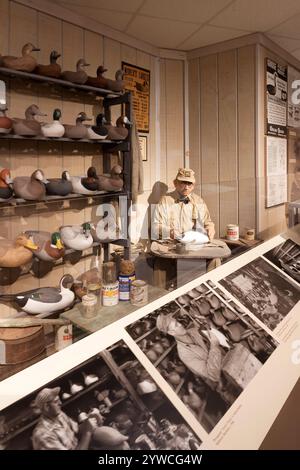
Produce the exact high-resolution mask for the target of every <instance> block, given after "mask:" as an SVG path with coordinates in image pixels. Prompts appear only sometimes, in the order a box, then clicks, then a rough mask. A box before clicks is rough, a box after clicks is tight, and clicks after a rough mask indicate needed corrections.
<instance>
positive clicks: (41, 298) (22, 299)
mask: <svg viewBox="0 0 300 470" xmlns="http://www.w3.org/2000/svg"><path fill="white" fill-rule="evenodd" d="M72 284H73V277H72V276H71V275H70V274H66V275H64V276H63V277H62V278H61V280H60V285H59V287H40V288H39V289H33V290H30V291H26V292H20V293H19V294H3V295H0V301H3V302H13V303H15V304H16V305H17V306H18V307H19V308H21V310H23V311H24V312H26V313H31V314H33V315H37V314H50V313H54V312H58V311H60V310H63V309H65V308H67V307H69V306H70V305H71V304H72V303H73V302H74V299H75V294H74V292H73V291H72V290H71V289H70V288H69V287H68V286H71V285H72Z"/></svg>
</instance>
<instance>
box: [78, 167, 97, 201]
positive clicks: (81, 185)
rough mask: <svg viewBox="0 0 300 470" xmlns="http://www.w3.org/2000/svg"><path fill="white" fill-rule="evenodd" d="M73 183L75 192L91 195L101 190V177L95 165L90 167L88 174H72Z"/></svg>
mask: <svg viewBox="0 0 300 470" xmlns="http://www.w3.org/2000/svg"><path fill="white" fill-rule="evenodd" d="M71 183H72V188H73V193H75V194H87V195H89V194H95V192H96V191H98V190H99V177H98V176H97V172H96V169H95V168H94V167H93V166H91V167H90V168H89V169H88V171H87V176H71Z"/></svg>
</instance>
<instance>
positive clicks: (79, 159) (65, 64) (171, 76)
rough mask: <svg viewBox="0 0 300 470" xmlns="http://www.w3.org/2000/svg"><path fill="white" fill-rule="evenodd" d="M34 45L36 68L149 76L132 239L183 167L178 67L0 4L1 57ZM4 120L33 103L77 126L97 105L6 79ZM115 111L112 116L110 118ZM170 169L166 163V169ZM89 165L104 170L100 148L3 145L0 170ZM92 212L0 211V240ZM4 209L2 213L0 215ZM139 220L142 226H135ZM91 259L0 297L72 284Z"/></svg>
mask: <svg viewBox="0 0 300 470" xmlns="http://www.w3.org/2000/svg"><path fill="white" fill-rule="evenodd" d="M27 42H32V43H33V44H34V45H36V46H38V47H40V48H41V51H40V52H39V53H35V54H38V55H37V58H38V61H39V62H40V63H49V54H50V51H51V50H52V49H56V50H58V51H59V52H61V53H62V58H61V59H59V62H60V63H61V65H62V68H63V69H69V70H70V69H74V67H75V64H76V61H77V60H78V58H80V57H84V58H85V59H86V60H87V62H88V63H90V64H91V67H90V68H89V73H90V74H91V75H95V72H96V68H97V66H98V65H99V64H101V63H103V64H104V65H105V67H106V68H108V69H109V71H108V72H107V74H106V75H107V76H108V77H109V78H114V73H115V71H116V70H117V69H118V68H120V66H121V61H122V60H124V61H127V62H130V63H132V64H136V65H139V66H141V67H144V68H147V69H149V70H150V72H151V103H150V133H149V135H148V160H147V161H146V162H144V164H143V165H144V189H145V192H144V194H143V195H142V196H141V197H140V199H139V203H140V204H141V206H140V208H139V210H138V212H134V213H133V217H132V223H133V225H134V224H135V222H136V221H138V222H139V226H138V227H134V229H133V232H134V233H135V239H138V238H139V230H140V229H141V226H142V225H143V223H146V220H144V218H145V219H146V209H147V204H148V202H149V200H151V194H152V188H153V186H154V184H155V182H157V181H162V182H163V183H167V184H169V183H170V181H171V180H172V178H173V175H174V172H175V171H176V168H177V167H178V166H180V165H182V163H183V128H184V126H183V121H184V116H183V65H182V62H181V61H177V60H161V62H160V59H158V58H157V57H155V56H153V55H150V54H148V53H144V52H143V51H141V50H139V49H136V48H133V47H129V46H128V45H124V44H122V43H120V42H118V41H116V40H112V39H110V38H107V37H104V36H102V35H101V34H100V33H99V34H98V33H95V32H92V31H89V30H87V29H84V28H82V27H80V26H76V25H74V24H70V23H68V22H66V21H63V20H61V19H59V18H55V17H53V16H50V15H48V14H46V13H43V12H40V11H37V10H35V9H33V8H30V7H27V6H24V5H21V4H18V3H15V2H13V1H9V0H0V48H1V50H0V53H1V54H2V55H5V54H11V55H17V56H18V55H20V51H21V48H22V46H23V45H24V44H25V43H27ZM7 92H8V93H7V94H8V108H9V112H8V115H9V116H11V117H15V116H16V117H17V116H22V115H23V113H24V110H25V108H26V107H27V106H29V105H31V104H33V103H36V104H38V106H39V107H40V109H41V111H43V112H45V113H47V115H48V117H47V118H45V120H48V121H51V119H52V112H53V109H54V108H56V107H59V108H61V109H62V121H63V122H64V123H72V122H74V117H75V116H76V115H77V113H78V112H80V111H83V110H84V111H86V113H87V114H88V115H90V116H93V117H95V116H96V115H97V113H98V112H99V109H100V103H98V104H95V101H94V100H93V99H91V98H89V97H88V96H86V95H84V94H83V95H82V96H77V97H76V98H75V97H74V95H72V94H71V93H70V92H68V91H66V90H64V91H62V92H58V91H57V90H54V89H53V90H52V89H50V92H49V89H48V88H47V89H44V88H43V87H42V86H39V85H37V84H31V85H30V86H29V85H28V86H27V85H25V86H24V83H20V82H18V81H15V80H11V81H10V82H9V83H8V90H7ZM119 112H120V110H118V109H115V110H114V111H113V114H112V118H113V119H114V118H117V117H118V115H119ZM167 161H168V162H171V163H167ZM91 164H93V165H94V166H95V167H96V168H97V170H98V172H101V171H102V156H101V149H99V148H97V146H94V145H93V146H92V145H86V144H78V143H74V144H73V143H68V144H66V143H64V144H62V143H35V142H17V143H11V144H10V143H8V142H7V143H6V142H4V141H1V142H0V168H3V167H9V168H10V169H11V173H12V176H13V177H15V176H19V175H30V174H31V173H32V172H33V171H34V170H35V169H36V168H42V169H43V170H44V172H45V175H46V177H50V178H51V177H57V176H60V174H61V172H62V171H63V170H64V169H68V170H69V171H70V173H71V174H72V175H80V174H83V173H84V172H85V171H86V170H87V168H88V167H89V166H90V165H91ZM96 209H97V208H96V207H95V206H89V207H85V206H84V205H83V204H78V203H77V204H74V203H72V204H69V203H66V204H65V205H64V207H58V206H57V205H56V204H49V205H48V207H46V208H42V207H41V208H39V210H38V211H37V210H36V209H34V208H31V207H25V208H22V209H18V210H12V211H9V212H7V213H3V211H2V212H1V225H0V236H2V237H7V238H10V239H13V238H14V237H16V236H17V235H18V234H19V233H20V232H21V231H23V230H30V229H40V230H48V231H51V232H53V231H55V230H57V228H59V227H60V226H61V225H64V224H70V223H82V222H84V221H89V220H95V217H96ZM0 210H1V209H0ZM136 215H137V216H136ZM141 220H142V223H141V222H140V221H141ZM90 262H91V260H90V258H86V259H83V260H79V261H77V262H74V263H73V264H71V263H69V264H65V265H63V266H57V267H54V268H53V269H52V270H51V271H49V272H48V273H47V274H45V275H41V277H40V278H38V277H36V276H32V275H31V274H26V275H23V276H21V277H18V276H16V279H14V282H12V283H11V284H10V285H6V286H4V287H3V286H0V292H6V293H9V292H13V293H15V292H20V291H24V290H26V289H32V288H35V287H38V286H46V285H57V284H58V282H59V279H60V277H61V276H62V275H63V274H64V273H65V272H71V273H72V274H73V275H74V276H75V277H76V276H77V275H78V274H80V273H81V272H83V271H84V270H85V269H89V267H90ZM13 312H14V310H13V309H12V308H11V307H6V306H4V305H3V304H0V316H7V314H9V313H13Z"/></svg>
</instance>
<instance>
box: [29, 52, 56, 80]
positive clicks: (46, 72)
mask: <svg viewBox="0 0 300 470" xmlns="http://www.w3.org/2000/svg"><path fill="white" fill-rule="evenodd" d="M60 56H61V54H59V53H58V52H57V51H51V54H50V64H48V65H41V64H38V65H37V66H36V68H35V69H34V73H36V74H37V75H43V76H45V77H53V78H59V77H60V75H61V66H60V65H59V64H57V63H56V61H57V59H58V58H59V57H60Z"/></svg>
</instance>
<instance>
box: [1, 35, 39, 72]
mask: <svg viewBox="0 0 300 470" xmlns="http://www.w3.org/2000/svg"><path fill="white" fill-rule="evenodd" d="M39 50H40V49H39V48H38V47H35V46H34V45H33V44H31V42H28V43H27V44H25V46H23V48H22V57H14V56H9V55H6V56H3V57H2V63H3V66H4V67H7V68H9V69H12V70H21V71H23V72H32V71H33V70H34V69H35V68H36V66H37V61H36V59H35V57H32V56H31V55H30V54H31V53H32V52H33V51H39Z"/></svg>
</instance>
